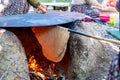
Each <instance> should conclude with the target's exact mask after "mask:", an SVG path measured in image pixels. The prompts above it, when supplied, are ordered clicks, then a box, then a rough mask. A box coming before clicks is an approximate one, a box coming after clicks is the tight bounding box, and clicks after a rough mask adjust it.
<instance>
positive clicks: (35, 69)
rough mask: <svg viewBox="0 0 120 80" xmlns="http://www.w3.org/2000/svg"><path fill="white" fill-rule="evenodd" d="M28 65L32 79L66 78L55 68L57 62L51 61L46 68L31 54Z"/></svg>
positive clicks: (53, 79)
mask: <svg viewBox="0 0 120 80" xmlns="http://www.w3.org/2000/svg"><path fill="white" fill-rule="evenodd" d="M28 65H29V70H30V78H31V80H65V77H64V76H63V75H61V74H59V73H58V71H57V70H55V68H56V64H55V63H51V64H50V65H49V66H48V67H47V70H46V69H43V68H42V66H40V64H38V63H37V61H36V60H35V58H34V56H31V57H30V58H29V61H28Z"/></svg>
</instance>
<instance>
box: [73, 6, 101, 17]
mask: <svg viewBox="0 0 120 80" xmlns="http://www.w3.org/2000/svg"><path fill="white" fill-rule="evenodd" d="M71 11H72V12H79V13H84V14H86V15H88V16H90V17H92V18H96V17H99V13H100V11H99V10H98V9H96V8H91V6H90V5H87V4H80V5H72V7H71Z"/></svg>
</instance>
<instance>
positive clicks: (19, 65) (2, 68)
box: [0, 29, 30, 80]
mask: <svg viewBox="0 0 120 80" xmlns="http://www.w3.org/2000/svg"><path fill="white" fill-rule="evenodd" d="M0 80H30V79H29V75H28V66H27V59H26V57H25V52H24V49H23V47H22V45H21V42H20V41H19V40H18V38H17V37H16V36H15V35H14V34H13V33H12V32H9V31H7V30H5V29H0Z"/></svg>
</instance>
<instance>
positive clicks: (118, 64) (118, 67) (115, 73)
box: [107, 52, 120, 80]
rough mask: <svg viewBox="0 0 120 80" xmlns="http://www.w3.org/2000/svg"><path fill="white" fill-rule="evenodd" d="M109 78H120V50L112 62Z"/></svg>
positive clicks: (115, 79)
mask: <svg viewBox="0 0 120 80" xmlns="http://www.w3.org/2000/svg"><path fill="white" fill-rule="evenodd" d="M107 80H120V52H119V54H117V55H116V56H115V57H114V58H113V60H112V62H111V65H110V69H109V74H108V78H107Z"/></svg>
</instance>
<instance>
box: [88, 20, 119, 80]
mask: <svg viewBox="0 0 120 80" xmlns="http://www.w3.org/2000/svg"><path fill="white" fill-rule="evenodd" d="M87 24H88V25H90V27H92V28H94V30H95V33H96V35H95V36H101V37H103V38H107V39H113V40H117V39H116V38H114V37H112V36H111V35H109V34H108V33H107V32H106V29H118V27H111V26H109V25H101V24H98V23H95V22H87ZM91 25H92V26H91ZM101 43H102V44H103V46H104V49H105V56H104V57H103V63H101V64H99V65H98V67H97V69H95V70H94V71H93V72H92V73H91V77H89V78H88V79H87V80H106V78H107V74H108V70H109V67H110V61H111V60H112V59H113V56H114V55H116V54H117V53H118V52H119V47H120V45H118V44H113V43H110V42H106V41H101Z"/></svg>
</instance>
